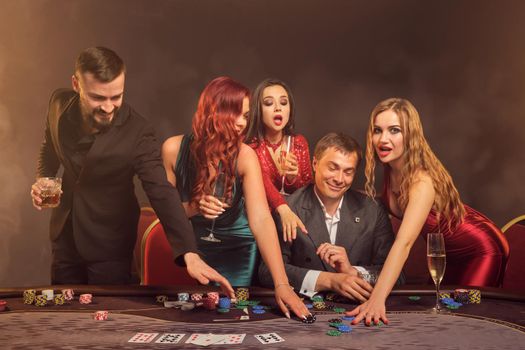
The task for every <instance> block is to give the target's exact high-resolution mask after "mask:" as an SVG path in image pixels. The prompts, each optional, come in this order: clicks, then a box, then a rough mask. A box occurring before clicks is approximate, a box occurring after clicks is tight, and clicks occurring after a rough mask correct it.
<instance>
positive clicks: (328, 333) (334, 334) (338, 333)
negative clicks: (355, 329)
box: [326, 329, 342, 337]
mask: <svg viewBox="0 0 525 350" xmlns="http://www.w3.org/2000/svg"><path fill="white" fill-rule="evenodd" d="M341 334H342V333H341V331H338V330H335V329H331V330H329V331H328V332H326V335H329V336H331V337H338V336H340V335H341Z"/></svg>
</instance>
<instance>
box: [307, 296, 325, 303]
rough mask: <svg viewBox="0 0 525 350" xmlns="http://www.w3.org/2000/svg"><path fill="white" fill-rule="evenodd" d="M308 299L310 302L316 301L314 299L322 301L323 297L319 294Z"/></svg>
mask: <svg viewBox="0 0 525 350" xmlns="http://www.w3.org/2000/svg"><path fill="white" fill-rule="evenodd" d="M310 300H311V301H312V302H316V301H324V300H323V297H322V296H320V295H316V296H313V297H311V298H310Z"/></svg>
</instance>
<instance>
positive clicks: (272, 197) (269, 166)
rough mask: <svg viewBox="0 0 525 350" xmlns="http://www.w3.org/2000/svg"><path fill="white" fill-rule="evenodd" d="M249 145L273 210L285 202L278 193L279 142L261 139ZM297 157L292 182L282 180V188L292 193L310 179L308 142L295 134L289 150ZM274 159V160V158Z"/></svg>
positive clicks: (280, 179)
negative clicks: (259, 167)
mask: <svg viewBox="0 0 525 350" xmlns="http://www.w3.org/2000/svg"><path fill="white" fill-rule="evenodd" d="M250 147H252V148H253V149H254V150H255V153H256V154H257V158H259V164H260V165H261V170H262V175H263V182H264V189H265V191H266V198H267V199H268V204H269V205H270V209H271V210H272V211H274V210H275V209H276V208H277V207H278V206H280V205H281V204H286V200H285V199H284V196H283V195H282V194H280V193H279V191H280V190H281V184H282V176H281V175H280V173H279V168H280V165H279V162H278V161H277V157H278V156H279V151H280V148H281V142H279V143H277V144H271V143H269V142H268V141H266V140H261V142H260V143H259V145H258V146H257V143H251V144H250ZM291 151H292V153H293V154H295V156H296V157H297V163H298V168H299V171H298V174H297V176H296V177H295V179H294V180H293V181H292V182H288V180H286V179H285V181H284V190H285V192H286V193H288V194H292V193H293V192H294V191H295V190H297V189H299V188H301V187H303V186H305V185H307V184H309V183H310V182H311V181H312V165H311V164H310V151H309V149H308V142H307V141H306V139H305V138H304V136H302V135H299V134H297V135H295V136H294V142H293V149H292V150H291ZM274 159H275V160H274Z"/></svg>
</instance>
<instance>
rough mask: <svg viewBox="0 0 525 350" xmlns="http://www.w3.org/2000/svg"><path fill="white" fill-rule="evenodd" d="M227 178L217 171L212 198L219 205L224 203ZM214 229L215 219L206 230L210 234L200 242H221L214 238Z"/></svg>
mask: <svg viewBox="0 0 525 350" xmlns="http://www.w3.org/2000/svg"><path fill="white" fill-rule="evenodd" d="M228 180H229V178H228V176H227V175H226V173H224V172H222V171H219V173H218V174H217V178H216V179H215V184H214V185H213V194H212V195H213V196H214V197H215V198H217V199H218V200H219V201H221V203H223V204H224V203H226V194H227V190H228ZM214 228H215V219H213V221H212V222H211V228H209V229H208V231H210V234H209V235H208V236H205V237H201V239H202V240H204V241H208V242H216V243H219V242H221V240H220V239H218V238H217V237H215V235H214V233H215V231H214Z"/></svg>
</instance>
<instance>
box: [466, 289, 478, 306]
mask: <svg viewBox="0 0 525 350" xmlns="http://www.w3.org/2000/svg"><path fill="white" fill-rule="evenodd" d="M468 302H469V304H481V291H480V290H479V289H470V290H469V291H468Z"/></svg>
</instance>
